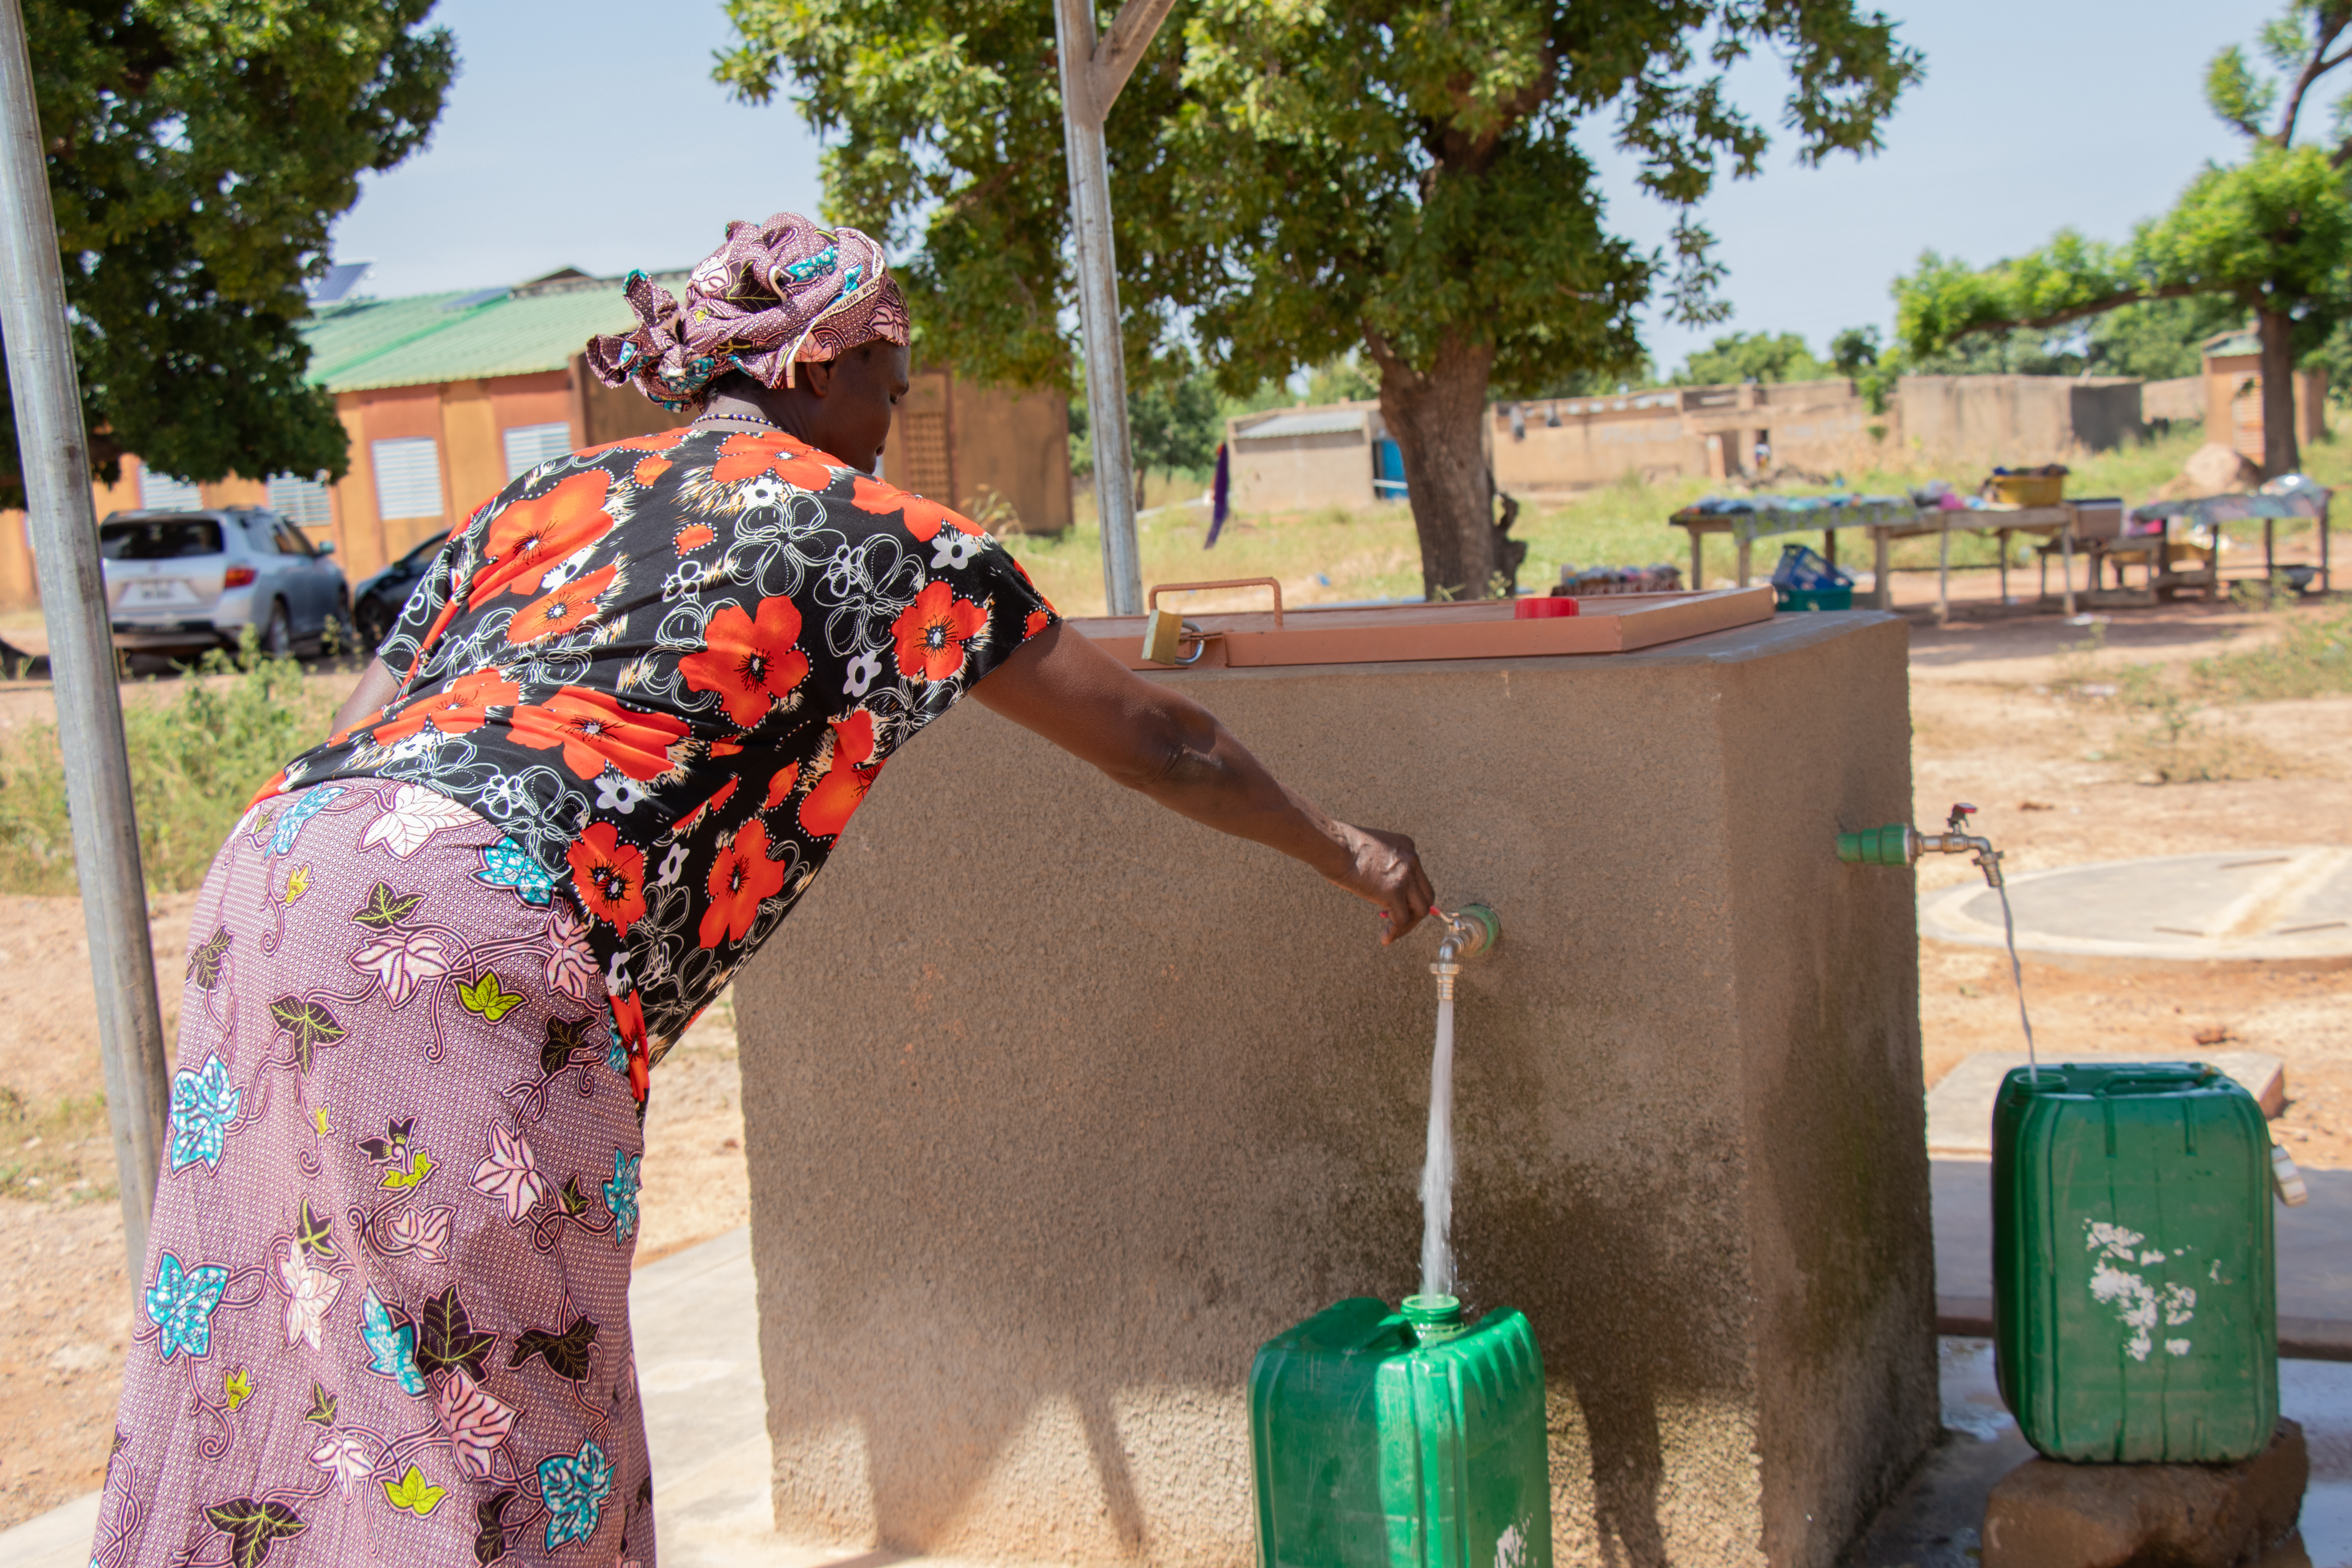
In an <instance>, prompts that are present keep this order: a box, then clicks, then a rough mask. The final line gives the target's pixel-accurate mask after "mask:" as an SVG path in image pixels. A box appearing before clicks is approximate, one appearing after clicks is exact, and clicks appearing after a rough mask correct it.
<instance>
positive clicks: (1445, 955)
mask: <svg viewBox="0 0 2352 1568" xmlns="http://www.w3.org/2000/svg"><path fill="white" fill-rule="evenodd" d="M1430 913H1432V914H1433V915H1435V916H1436V917H1437V918H1438V919H1439V920H1440V921H1444V927H1445V934H1444V936H1443V937H1441V938H1440V939H1439V940H1438V943H1437V962H1436V963H1433V964H1431V965H1430V966H1429V972H1430V973H1432V974H1434V975H1436V976H1437V995H1438V999H1439V1000H1440V1001H1443V1002H1451V1001H1453V1000H1454V979H1455V977H1456V976H1458V975H1459V974H1461V973H1462V962H1461V961H1462V960H1464V959H1465V958H1475V957H1476V956H1477V955H1478V954H1479V953H1482V952H1493V951H1494V949H1495V948H1496V945H1497V944H1499V943H1500V942H1502V940H1503V922H1502V921H1501V919H1500V918H1499V917H1497V916H1496V913H1495V911H1494V910H1492V909H1491V908H1489V907H1488V906H1486V905H1485V904H1465V905H1463V906H1462V908H1461V910H1459V911H1457V912H1455V913H1454V914H1450V915H1449V914H1447V913H1446V912H1445V911H1444V910H1431V911H1430Z"/></svg>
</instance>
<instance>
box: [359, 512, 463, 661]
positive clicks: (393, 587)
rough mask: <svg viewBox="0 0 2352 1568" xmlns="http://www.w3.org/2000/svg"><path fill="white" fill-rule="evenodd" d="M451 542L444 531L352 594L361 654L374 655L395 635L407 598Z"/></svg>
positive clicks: (368, 579)
mask: <svg viewBox="0 0 2352 1568" xmlns="http://www.w3.org/2000/svg"><path fill="white" fill-rule="evenodd" d="M448 539H449V531H448V530H447V529H446V528H445V529H443V530H442V531H440V532H438V533H436V534H435V535H433V536H432V537H431V538H430V539H426V540H425V541H423V542H420V543H419V544H418V545H417V546H416V547H415V549H414V550H411V551H410V552H408V553H407V554H405V555H404V556H402V557H401V558H400V559H399V560H397V561H395V562H394V563H392V564H391V565H389V566H387V567H385V568H384V569H383V571H381V572H379V573H377V574H375V575H374V576H373V577H365V578H362V579H361V581H360V585H359V587H358V588H356V589H354V590H353V591H352V619H353V620H354V621H355V622H357V623H358V626H359V632H360V648H361V651H362V652H363V653H373V652H374V651H375V650H376V649H377V648H378V647H382V646H383V639H384V638H385V637H390V636H391V635H392V626H393V623H394V622H395V621H397V620H399V619H400V612H401V608H402V606H404V605H406V604H407V603H408V595H411V594H413V593H415V591H416V584H418V582H420V581H421V580H422V579H423V578H424V576H425V571H426V570H427V569H428V568H429V567H431V566H432V564H433V558H434V557H435V556H436V555H438V554H440V553H441V546H442V545H444V544H446V543H447V542H448Z"/></svg>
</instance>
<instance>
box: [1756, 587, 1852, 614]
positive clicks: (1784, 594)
mask: <svg viewBox="0 0 2352 1568" xmlns="http://www.w3.org/2000/svg"><path fill="white" fill-rule="evenodd" d="M1772 592H1773V595H1775V598H1776V600H1777V602H1778V604H1779V606H1780V609H1781V611H1782V612H1784V613H1785V612H1787V611H1790V610H1851V609H1853V585H1852V584H1846V585H1843V586H1841V587H1836V588H1775V589H1773V590H1772Z"/></svg>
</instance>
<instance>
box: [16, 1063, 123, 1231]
mask: <svg viewBox="0 0 2352 1568" xmlns="http://www.w3.org/2000/svg"><path fill="white" fill-rule="evenodd" d="M114 1194H115V1184H114V1145H113V1139H112V1135H111V1133H110V1130H109V1128H108V1126H107V1121H106V1096H104V1095H103V1094H91V1095H79V1096H76V1095H68V1096H66V1097H65V1098H64V1099H62V1100H56V1101H53V1102H52V1103H50V1104H49V1105H47V1106H36V1105H34V1104H32V1103H31V1102H30V1101H28V1100H26V1099H25V1097H24V1096H23V1095H21V1094H18V1093H17V1092H16V1090H15V1089H10V1088H9V1087H7V1086H6V1085H5V1084H0V1197H10V1198H25V1199H29V1200H33V1201H36V1202H43V1203H47V1202H66V1203H89V1202H91V1201H93V1200H95V1199H99V1198H111V1197H112V1196H114Z"/></svg>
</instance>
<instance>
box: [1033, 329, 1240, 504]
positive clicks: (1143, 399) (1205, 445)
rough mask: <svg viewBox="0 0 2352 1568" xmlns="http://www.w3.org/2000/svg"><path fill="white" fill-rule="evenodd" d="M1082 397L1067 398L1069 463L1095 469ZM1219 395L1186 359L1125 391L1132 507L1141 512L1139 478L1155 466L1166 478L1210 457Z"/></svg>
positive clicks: (1219, 431)
mask: <svg viewBox="0 0 2352 1568" xmlns="http://www.w3.org/2000/svg"><path fill="white" fill-rule="evenodd" d="M1087 418H1088V415H1087V400H1086V399H1085V398H1084V397H1082V396H1081V397H1073V398H1071V399H1070V437H1071V461H1072V463H1073V464H1074V465H1076V467H1077V468H1081V469H1086V468H1093V467H1094V443H1093V439H1092V435H1093V432H1092V431H1091V430H1090V429H1089V428H1088V426H1087ZM1224 428H1225V416H1224V403H1223V399H1222V398H1220V397H1219V396H1218V395H1217V388H1216V384H1214V383H1213V382H1212V381H1211V380H1210V379H1209V376H1208V374H1207V373H1206V372H1204V371H1202V368H1201V367H1200V365H1198V364H1197V363H1194V362H1193V361H1192V360H1191V359H1190V358H1189V357H1188V358H1185V359H1182V360H1180V361H1178V362H1176V363H1174V364H1172V365H1168V366H1163V367H1161V369H1160V374H1158V375H1155V376H1154V377H1153V378H1152V379H1151V380H1150V381H1147V382H1145V383H1143V384H1140V385H1130V386H1129V388H1128V389H1127V432H1128V443H1129V448H1130V450H1131V451H1132V452H1133V453H1134V457H1135V506H1136V510H1138V511H1140V510H1143V482H1144V480H1145V479H1147V478H1148V477H1149V476H1150V472H1151V470H1152V469H1154V468H1157V469H1159V470H1160V472H1161V473H1163V474H1167V475H1169V476H1171V478H1172V477H1173V476H1175V475H1176V474H1179V473H1197V472H1199V471H1200V470H1201V469H1202V468H1207V467H1208V466H1209V465H1210V463H1211V462H1213V460H1215V458H1216V455H1217V443H1218V442H1219V441H1221V440H1223V438H1224Z"/></svg>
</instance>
